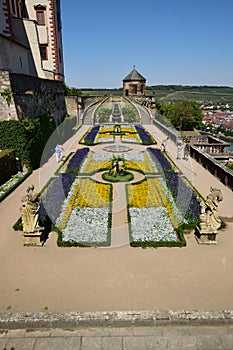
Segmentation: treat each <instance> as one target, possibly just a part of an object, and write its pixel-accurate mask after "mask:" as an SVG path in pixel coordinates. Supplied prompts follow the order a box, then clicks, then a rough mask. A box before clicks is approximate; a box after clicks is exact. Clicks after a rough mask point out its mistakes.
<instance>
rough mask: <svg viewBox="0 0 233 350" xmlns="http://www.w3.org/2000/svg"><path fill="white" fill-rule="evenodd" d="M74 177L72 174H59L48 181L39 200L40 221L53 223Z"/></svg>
mask: <svg viewBox="0 0 233 350" xmlns="http://www.w3.org/2000/svg"><path fill="white" fill-rule="evenodd" d="M74 179H75V175H74V174H59V176H58V177H57V178H52V179H51V181H50V182H49V183H48V186H47V187H46V188H45V189H44V191H43V192H42V194H41V200H40V208H39V220H40V221H41V222H42V223H44V222H46V223H47V222H48V221H51V222H52V223H55V221H56V219H57V217H58V216H59V214H60V212H61V208H62V205H63V203H64V200H65V198H66V197H67V195H68V193H69V190H70V188H71V185H72V183H73V181H74Z"/></svg>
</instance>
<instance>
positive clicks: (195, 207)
mask: <svg viewBox="0 0 233 350" xmlns="http://www.w3.org/2000/svg"><path fill="white" fill-rule="evenodd" d="M164 177H165V180H166V184H167V187H168V188H169V190H170V191H171V193H172V195H173V198H174V199H175V201H176V205H177V206H178V208H179V209H180V210H181V211H182V213H183V214H184V217H185V219H186V220H188V223H189V224H192V225H196V224H197V223H198V222H199V217H200V212H201V200H200V199H199V198H198V196H197V195H196V194H195V192H194V190H193V189H192V187H191V186H189V185H188V183H187V182H186V181H185V180H184V179H183V177H182V176H180V175H179V174H177V173H171V172H166V173H164Z"/></svg>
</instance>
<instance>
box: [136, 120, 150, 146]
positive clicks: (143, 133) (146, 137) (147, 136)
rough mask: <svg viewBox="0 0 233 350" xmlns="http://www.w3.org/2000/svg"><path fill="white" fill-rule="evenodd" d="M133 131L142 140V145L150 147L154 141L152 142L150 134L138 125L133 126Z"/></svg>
mask: <svg viewBox="0 0 233 350" xmlns="http://www.w3.org/2000/svg"><path fill="white" fill-rule="evenodd" d="M135 129H136V131H137V133H138V135H139V137H140V139H141V140H142V144H143V145H152V144H153V143H154V141H153V140H152V138H151V136H150V134H149V133H148V132H147V131H146V130H145V128H144V127H143V126H142V125H140V124H135Z"/></svg>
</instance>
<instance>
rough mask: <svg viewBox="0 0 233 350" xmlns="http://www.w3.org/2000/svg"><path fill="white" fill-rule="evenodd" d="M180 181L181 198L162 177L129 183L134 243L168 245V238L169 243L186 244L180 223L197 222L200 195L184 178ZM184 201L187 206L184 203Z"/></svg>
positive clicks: (130, 223)
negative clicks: (174, 193)
mask: <svg viewBox="0 0 233 350" xmlns="http://www.w3.org/2000/svg"><path fill="white" fill-rule="evenodd" d="M170 174H172V173H168V175H170ZM176 175H177V176H179V175H178V174H176ZM181 182H182V188H181V191H180V193H181V195H180V197H179V201H177V197H176V198H174V197H173V196H172V193H171V191H170V189H169V188H168V186H167V183H166V180H165V178H162V177H158V178H149V179H147V180H143V181H142V182H140V183H137V184H130V185H127V198H128V221H129V229H130V238H131V245H132V246H144V247H146V246H153V247H157V246H166V245H167V243H166V242H169V244H168V245H169V246H183V245H185V244H186V243H185V239H184V237H183V234H182V229H181V227H185V226H189V227H194V226H195V224H196V223H197V220H198V219H199V214H200V199H199V198H197V194H196V193H195V192H194V191H193V189H192V188H191V187H189V186H188V183H187V182H185V180H183V179H182V178H181ZM186 186H187V187H186ZM182 196H183V197H182ZM188 196H189V197H188ZM184 203H185V205H186V206H185V207H184V206H183V207H182V205H181V204H184ZM195 207H196V208H195Z"/></svg>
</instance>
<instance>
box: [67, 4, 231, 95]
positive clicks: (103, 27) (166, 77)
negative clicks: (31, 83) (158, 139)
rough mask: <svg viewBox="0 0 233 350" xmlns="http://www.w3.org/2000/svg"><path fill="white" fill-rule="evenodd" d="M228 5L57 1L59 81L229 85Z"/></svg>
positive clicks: (82, 84) (75, 83)
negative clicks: (134, 74)
mask: <svg viewBox="0 0 233 350" xmlns="http://www.w3.org/2000/svg"><path fill="white" fill-rule="evenodd" d="M232 16H233V0H221V1H219V0H144V1H143V0H140V1H139V0H115V1H114V0H99V1H98V0H81V1H78V0H69V1H68V0H61V18H62V38H63V39H62V40H63V55H64V65H65V83H66V84H67V85H68V86H69V87H77V88H120V87H122V86H123V83H122V80H123V79H124V78H125V77H126V76H127V75H128V74H129V73H130V72H131V70H132V69H133V66H135V69H136V70H137V71H138V72H139V73H140V74H142V75H143V76H144V77H145V78H146V84H147V86H151V85H172V84H178V85H212V86H213V85H214V86H233V24H232Z"/></svg>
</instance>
